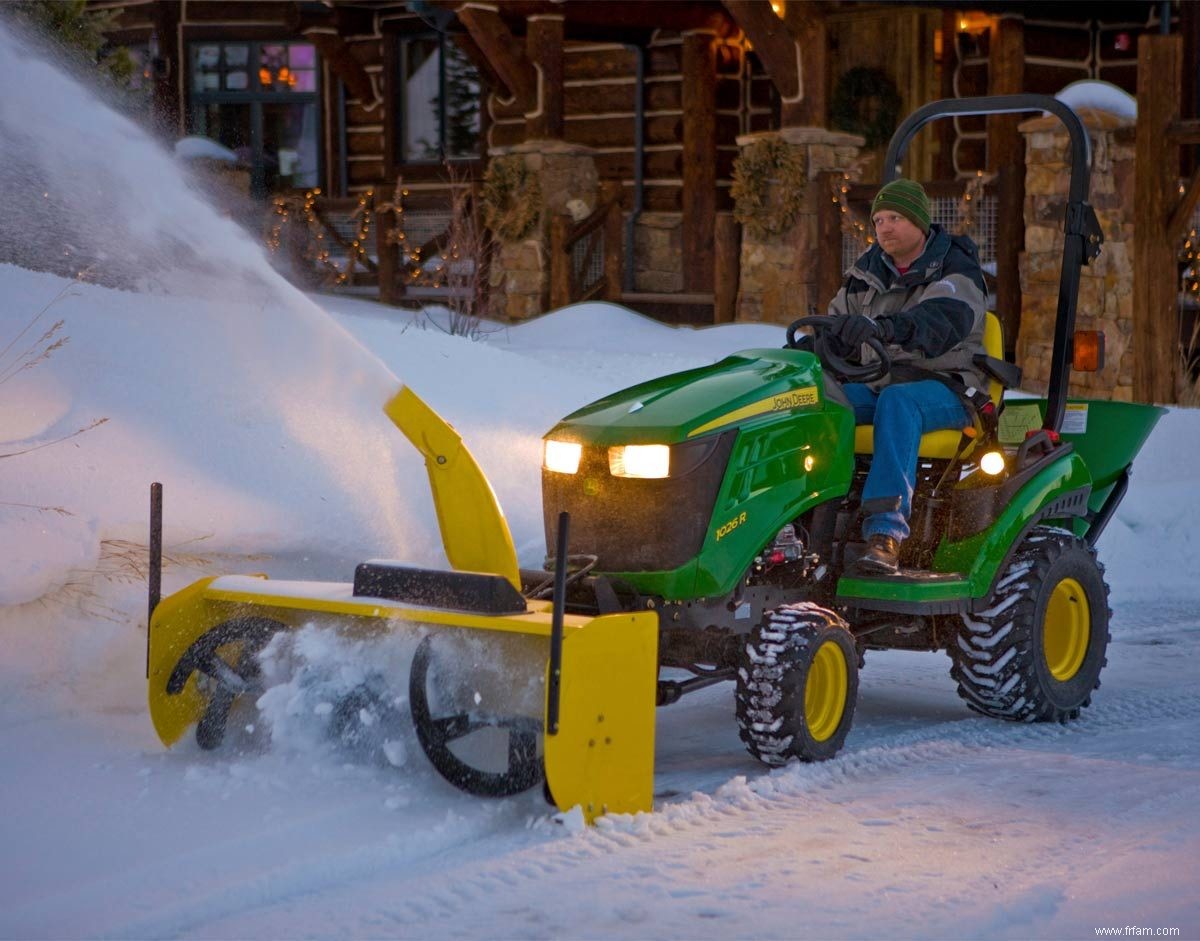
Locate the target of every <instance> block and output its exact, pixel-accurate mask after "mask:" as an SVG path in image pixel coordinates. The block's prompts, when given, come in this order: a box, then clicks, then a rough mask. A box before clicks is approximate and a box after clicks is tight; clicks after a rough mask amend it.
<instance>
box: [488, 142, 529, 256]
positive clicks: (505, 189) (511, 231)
mask: <svg viewBox="0 0 1200 941" xmlns="http://www.w3.org/2000/svg"><path fill="white" fill-rule="evenodd" d="M480 198H481V201H482V203H483V221H484V224H485V225H486V226H487V227H488V228H489V229H491V230H492V232H493V233H495V235H496V236H497V237H498V238H500V239H503V240H504V241H506V242H515V241H517V240H519V239H523V238H525V236H526V235H528V234H529V233H530V231H532V229H533V227H534V226H535V225H536V224H537V221H538V218H539V217H540V216H541V213H542V189H541V187H540V186H539V185H538V181H537V177H536V176H534V175H533V174H532V173H531V172H530V170H529V168H528V167H527V166H525V159H524V157H522V156H521V155H520V154H509V155H508V156H507V157H497V158H495V159H494V160H492V161H491V162H490V163H489V164H488V168H487V171H486V172H485V173H484V174H483V191H482V192H481V193H480Z"/></svg>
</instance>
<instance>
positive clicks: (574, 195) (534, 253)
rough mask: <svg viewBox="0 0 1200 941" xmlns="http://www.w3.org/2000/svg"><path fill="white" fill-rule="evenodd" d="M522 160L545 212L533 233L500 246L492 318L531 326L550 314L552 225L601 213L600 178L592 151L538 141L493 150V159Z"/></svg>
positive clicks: (491, 281) (495, 265) (494, 274)
mask: <svg viewBox="0 0 1200 941" xmlns="http://www.w3.org/2000/svg"><path fill="white" fill-rule="evenodd" d="M505 154H521V155H522V157H523V158H524V160H525V165H526V166H527V167H528V168H529V170H530V171H531V172H532V173H533V174H534V175H535V176H536V177H537V180H538V185H539V187H540V188H541V196H542V207H541V208H542V212H541V216H540V218H539V220H538V223H537V225H536V226H535V227H534V229H533V232H532V233H530V235H528V236H527V237H526V238H524V239H521V240H519V241H503V242H501V243H500V247H499V251H498V253H497V257H496V259H495V260H494V262H493V263H492V266H491V274H490V276H489V287H490V289H491V290H490V297H491V306H492V315H493V316H498V317H502V318H506V319H508V320H528V319H529V318H530V317H536V316H537V315H538V314H543V313H545V312H546V307H547V303H548V299H549V293H550V219H551V217H553V216H555V215H562V214H567V215H570V216H573V217H574V218H576V219H577V220H578V219H583V218H586V217H587V216H589V215H590V214H591V213H592V211H593V210H594V209H595V208H596V201H597V196H598V193H599V189H600V178H599V176H598V174H597V173H596V162H595V160H594V159H593V157H592V151H591V149H590V148H588V147H580V146H578V145H575V144H568V143H565V142H563V141H553V140H540V141H539V140H535V141H527V142H525V143H523V144H518V145H517V146H515V147H506V148H493V149H492V150H491V151H489V156H491V157H499V156H503V155H505Z"/></svg>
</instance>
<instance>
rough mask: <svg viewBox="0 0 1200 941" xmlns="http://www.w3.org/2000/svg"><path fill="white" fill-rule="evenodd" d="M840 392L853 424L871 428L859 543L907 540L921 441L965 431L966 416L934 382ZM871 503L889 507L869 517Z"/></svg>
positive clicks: (856, 385) (955, 400)
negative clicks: (847, 403)
mask: <svg viewBox="0 0 1200 941" xmlns="http://www.w3.org/2000/svg"><path fill="white" fill-rule="evenodd" d="M843 388H844V389H845V390H846V397H847V398H848V399H849V400H850V404H851V405H853V406H854V421H855V424H858V425H872V424H873V425H874V426H875V457H874V458H873V459H872V461H871V470H870V472H869V473H868V474H867V483H866V486H865V487H864V488H863V509H864V511H866V512H867V513H868V514H870V515H868V516H867V518H866V520H865V521H864V522H863V527H862V533H863V538H864V539H865V538H867V537H869V536H874V535H883V536H891V537H892V538H893V539H898V540H904V539H907V538H908V534H909V529H908V517H909V513H910V512H911V511H912V495H913V487H914V486H915V485H916V480H917V447H918V445H919V444H920V442H921V435H923V434H925V433H926V432H929V431H940V430H942V429H944V428H963V427H965V426H966V424H967V422H968V418H967V410H966V408H965V407H964V406H963V404H962V402H961V400H960V399H959V398H958V396H957V395H955V394H954V393H953V392H951V391H950V390H949V389H948V388H946V387H945V386H944V385H942V383H940V382H938V381H937V380H936V379H924V380H922V381H920V382H902V383H898V384H896V385H889V386H884V387H883V389H882V390H881V391H880V392H874V391H872V390H871V389H870V388H869V387H867V386H865V385H862V384H861V383H857V382H852V383H847V384H846V385H845V386H843ZM872 501H879V502H878V503H877V504H876V506H877V507H882V506H885V505H887V504H889V503H890V504H891V506H889V507H888V508H887V509H886V510H881V511H879V512H874V513H872V512H871V507H870V504H871V502H872Z"/></svg>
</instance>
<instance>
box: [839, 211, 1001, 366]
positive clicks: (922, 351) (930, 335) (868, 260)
mask: <svg viewBox="0 0 1200 941" xmlns="http://www.w3.org/2000/svg"><path fill="white" fill-rule="evenodd" d="M829 313H830V314H833V315H836V314H866V315H867V316H868V317H871V318H872V319H875V320H880V319H883V318H885V317H886V318H889V319H890V320H891V325H892V327H893V328H894V334H895V339H894V340H893V342H892V345H891V346H889V348H888V352H889V353H890V354H891V356H892V360H893V361H894V362H896V363H912V364H913V365H916V366H920V367H921V368H923V369H928V370H933V371H935V372H943V373H947V374H950V375H955V376H958V378H960V379H961V380H962V381H963V382H964V383H966V384H967V385H968V386H974V387H976V388H980V389H986V388H987V382H988V380H987V377H986V376H985V375H984V374H983V373H982V372H981V371H980V369H979V368H978V367H977V366H975V364H974V363H973V361H972V360H973V358H974V356H975V355H976V354H979V353H983V352H984V346H983V328H984V322H985V319H986V314H987V295H986V289H985V287H984V283H983V271H982V269H981V268H980V266H979V251H978V249H977V248H976V247H975V243H974V242H972V241H971V239H969V238H968V237H966V236H965V235H956V236H951V235H950V234H949V233H947V232H946V231H945V230H944V229H943V228H942V227H941V226H938V225H934V226H931V227H930V230H929V236H928V238H927V239H926V242H925V250H924V251H923V252H922V253H921V255H920V257H919V258H917V259H916V261H914V262H913V263H912V265H911V267H909V269H908V271H907V272H905V273H904V274H900V273H899V272H898V271H897V270H896V266H895V265H894V264H893V263H892V260H891V258H889V257H888V256H887V255H886V254H885V253H884V251H883V249H881V248H880V247H879V245H878V244H875V245H872V246H871V248H870V249H868V250H867V251H866V252H865V253H863V255H862V256H861V257H860V258H859V259H858V261H856V262H855V263H854V267H853V268H851V269H850V270H849V271H848V272H846V281H845V283H844V284H843V285H842V288H841V290H839V291H838V293H837V296H836V297H834V299H833V300H832V301H831V302H830V304H829ZM873 358H875V357H874V353H873V352H872V351H871V350H869V349H867V348H866V347H865V346H864V348H863V351H862V361H863V362H867V361H869V360H870V359H873ZM888 382H889V378H888V377H884V378H883V379H881V380H879V381H878V382H874V383H871V386H872V388H875V389H878V388H881V387H882V386H885V385H887V383H888Z"/></svg>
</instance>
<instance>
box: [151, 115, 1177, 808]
mask: <svg viewBox="0 0 1200 941" xmlns="http://www.w3.org/2000/svg"><path fill="white" fill-rule="evenodd" d="M1023 111H1047V112H1050V113H1052V114H1055V115H1057V116H1058V117H1059V118H1060V119H1061V120H1062V121H1063V123H1064V124H1065V125H1066V127H1067V130H1068V132H1069V135H1070V151H1071V157H1072V175H1071V183H1070V192H1069V194H1068V198H1067V211H1066V219H1065V232H1066V240H1065V248H1064V253H1063V265H1062V275H1061V283H1060V291H1059V303H1058V313H1057V321H1056V326H1055V339H1054V349H1053V355H1052V364H1051V374H1050V380H1049V392H1048V395H1047V397H1045V398H1023V397H1022V398H1013V397H1006V395H1005V389H1006V388H1014V387H1016V386H1017V385H1018V383H1019V380H1020V374H1019V371H1017V370H1016V369H1015V368H1014V367H1013V366H1011V365H1010V364H1007V363H1006V362H1005V361H1004V359H1003V343H1002V340H1001V335H1000V327H999V322H998V321H997V320H996V318H995V317H993V316H991V315H989V317H988V322H987V330H986V336H985V345H986V348H987V355H986V356H983V357H981V358H980V360H979V365H980V366H981V367H982V369H983V370H984V371H985V372H986V373H987V374H988V375H989V376H990V377H991V387H990V389H989V390H988V391H989V393H990V395H989V398H990V401H989V402H987V403H986V404H985V405H984V406H983V407H982V408H980V409H978V410H977V414H976V416H975V418H974V419H973V421H972V423H971V424H970V425H969V426H968V427H966V428H963V429H961V430H950V431H940V432H935V433H933V434H929V435H926V436H925V437H924V438H922V440H921V445H920V451H919V454H920V459H919V461H920V463H919V473H918V484H917V488H916V492H915V494H914V497H913V501H912V506H913V511H912V536H911V538H910V539H908V540H907V541H906V542H905V543H904V545H903V553H902V556H901V569H900V571H899V572H898V573H896V574H894V575H884V576H879V577H863V576H861V575H853V574H849V572H850V566H851V564H852V563H853V561H854V560H855V558H856V554H857V553H858V552H860V551H861V546H860V545H859V525H860V522H861V518H862V515H863V508H862V489H863V483H864V480H865V477H866V473H867V470H868V468H869V466H870V461H871V450H872V429H871V428H870V427H858V428H856V427H855V422H854V416H853V412H852V410H851V409H850V407H849V406H848V403H847V401H846V399H845V396H844V394H843V393H842V391H841V384H842V383H843V382H845V381H867V380H870V379H873V378H878V377H880V376H883V375H886V374H887V373H888V372H889V370H890V368H891V364H890V362H889V360H888V356H887V351H886V349H885V348H884V347H882V346H881V345H879V344H876V345H875V353H876V359H875V361H873V362H871V363H867V364H862V363H855V362H851V361H848V360H847V359H846V358H844V357H842V356H841V355H839V352H838V350H837V349H835V345H834V344H832V343H830V342H828V336H827V333H828V331H827V327H828V324H829V320H828V318H823V317H810V318H803V319H802V320H800V321H797V322H796V323H794V324H792V325H791V327H790V328H789V329H788V330H787V333H786V340H787V343H786V345H785V346H783V347H782V348H778V349H753V350H745V351H742V352H739V353H735V354H733V355H731V356H729V357H727V358H725V359H723V360H721V361H720V362H718V363H715V364H713V365H710V366H705V367H702V368H699V369H693V370H688V371H686V372H682V373H677V374H675V375H670V376H666V377H663V378H661V379H656V380H654V381H651V382H646V383H643V384H641V385H637V386H634V387H633V388H630V389H625V390H623V391H621V392H616V393H614V394H612V395H609V396H607V397H605V398H603V399H601V400H599V401H598V402H595V403H593V404H591V405H589V406H587V407H585V408H583V409H580V410H579V411H577V412H574V413H573V414H571V415H568V416H567V417H566V418H564V419H563V420H562V421H561V422H559V423H558V424H557V425H556V426H555V427H554V428H552V429H551V430H550V431H549V432H548V434H547V435H546V436H545V441H544V462H543V471H542V488H543V500H544V507H545V529H546V540H547V546H548V547H550V554H549V557H548V559H547V562H546V566H545V567H544V568H543V569H539V570H527V569H521V568H519V567H518V565H517V561H516V556H515V553H514V551H513V544H512V539H511V537H510V535H509V533H508V528H507V525H506V524H505V522H504V518H503V516H502V514H501V513H500V511H499V508H498V507H497V505H496V503H495V498H494V496H493V495H492V491H491V488H490V487H489V486H488V485H487V482H486V480H485V479H484V478H483V475H482V473H481V472H480V471H479V469H478V467H477V466H476V465H475V463H474V461H473V460H472V459H471V457H470V455H469V453H468V452H467V451H466V449H465V447H464V446H463V444H462V441H461V439H459V437H458V436H457V434H455V433H454V431H453V430H452V429H451V428H450V427H449V426H448V425H446V424H445V423H444V422H443V421H442V420H441V419H440V418H438V416H437V415H436V414H435V413H434V412H433V411H432V410H431V409H430V408H429V407H428V406H426V405H425V404H424V403H423V402H422V401H421V400H420V399H419V398H417V397H416V396H415V395H414V394H413V393H412V392H411V391H410V390H407V389H403V390H401V392H400V394H399V395H398V396H396V398H395V399H393V400H392V401H391V402H390V403H388V406H387V412H388V414H389V415H390V416H391V417H392V418H393V420H394V421H395V422H396V423H397V424H398V425H399V426H400V427H401V429H402V430H403V431H404V433H405V434H406V435H407V436H408V437H409V438H410V440H412V442H413V443H414V444H415V445H416V446H417V447H418V448H419V449H420V450H421V451H422V453H423V454H424V455H425V457H426V466H427V468H428V472H429V477H430V481H431V485H432V487H433V491H434V501H435V504H436V506H437V510H438V519H439V523H440V525H441V530H442V535H443V541H444V543H445V546H446V553H447V556H448V558H449V560H450V563H451V565H452V566H453V568H454V570H453V571H430V570H424V569H415V568H412V567H408V566H404V565H401V564H398V563H393V562H379V561H377V562H368V563H364V564H362V565H360V566H359V568H358V571H357V572H356V576H355V581H354V583H353V585H350V584H346V585H332V586H331V585H330V584H328V583H322V584H320V585H306V584H303V583H286V582H285V583H278V582H271V581H269V580H266V579H262V578H246V577H238V576H226V577H222V578H217V579H211V580H206V581H204V582H200V583H197V584H196V585H193V586H191V587H190V588H187V589H184V591H182V592H180V593H178V594H177V595H174V596H172V597H171V598H168V599H166V600H164V601H163V602H162V603H161V604H160V605H158V608H157V611H156V612H155V615H154V618H153V621H152V627H151V632H150V654H149V656H150V703H151V712H152V715H153V717H154V721H155V723H156V726H157V727H158V729H159V732H160V734H161V735H162V737H163V739H164V741H166V742H167V743H168V744H170V743H171V742H172V741H174V740H176V739H177V738H179V737H180V736H181V735H182V734H183V732H184V731H185V730H186V729H187V728H188V727H190V726H191V725H192V724H196V725H197V736H198V738H199V740H200V741H201V742H202V744H205V745H207V746H214V745H216V744H218V743H219V742H220V740H221V737H222V734H223V729H224V724H225V719H226V717H227V715H228V714H229V710H230V708H231V705H232V703H233V702H234V700H235V699H236V698H237V697H238V696H241V695H245V694H246V693H248V692H253V691H255V690H256V689H257V688H258V686H257V684H258V673H257V667H256V662H255V657H254V654H255V652H256V651H257V650H259V649H261V647H262V645H263V644H265V643H266V641H267V640H268V639H269V638H270V637H271V636H272V635H273V634H274V633H275V632H277V631H282V630H290V629H293V628H295V627H296V626H298V625H300V624H303V623H308V622H309V621H311V620H312V619H313V618H314V617H317V616H321V617H334V618H337V619H340V621H341V622H342V624H343V625H349V626H351V627H355V626H357V629H362V630H377V629H379V626H380V624H381V622H383V623H384V624H385V625H387V626H390V625H397V624H410V625H412V624H417V625H433V626H434V627H435V628H436V629H433V630H429V631H427V632H426V633H425V636H424V638H423V640H422V641H421V643H420V646H419V647H418V651H417V654H416V656H415V658H414V661H413V666H412V672H411V676H410V679H409V693H410V696H409V699H410V703H411V711H412V718H413V721H414V723H415V726H416V731H417V736H418V738H419V740H420V742H421V744H422V746H423V748H424V750H425V752H426V754H427V755H428V756H429V758H430V759H431V761H432V763H433V764H434V766H435V767H436V768H437V769H438V770H439V771H440V772H441V773H442V775H443V776H445V777H446V778H447V779H448V780H450V781H452V782H453V783H455V784H456V785H457V786H459V787H461V788H463V789H465V790H468V791H471V792H473V793H478V794H493V795H496V794H509V793H514V792H516V791H519V790H522V789H524V788H527V787H531V786H534V785H535V784H537V783H539V782H542V781H543V780H544V781H545V785H546V789H547V793H548V795H549V796H550V798H551V800H552V801H554V802H555V803H556V804H558V806H560V807H563V808H568V807H571V806H574V805H576V804H579V805H581V806H582V807H583V809H584V812H585V815H586V816H587V817H588V819H591V818H593V817H594V816H596V815H597V814H600V813H603V812H605V811H606V810H608V811H613V810H622V811H630V810H644V809H649V808H650V806H651V803H652V794H653V761H654V709H655V706H656V705H658V706H663V705H667V704H670V703H674V702H676V701H677V700H679V699H680V698H681V697H683V696H686V695H688V694H689V693H692V692H694V691H696V690H699V689H702V688H705V687H708V686H710V685H712V684H715V683H721V682H726V681H728V682H732V683H733V684H734V687H735V694H734V702H735V715H736V721H737V723H738V726H739V729H740V734H741V738H742V740H743V741H744V742H745V744H746V747H747V749H748V750H749V751H750V753H751V754H752V755H753V756H754V757H755V758H757V759H759V760H760V761H762V762H764V763H766V764H768V765H773V766H777V765H782V764H784V763H786V762H788V761H791V760H793V759H799V760H802V761H814V760H824V759H828V758H831V757H833V756H834V755H835V754H837V752H838V751H839V749H841V748H842V746H843V744H844V743H845V741H846V736H847V733H848V732H849V730H850V727H851V723H852V721H853V717H854V709H855V699H856V693H857V687H858V670H859V668H860V666H861V665H862V663H863V656H864V653H865V651H867V650H871V649H907V650H938V649H940V650H946V651H947V652H948V653H949V655H950V660H951V669H950V672H951V675H952V677H953V679H954V681H955V682H956V683H957V685H958V690H959V693H960V695H961V696H962V697H963V699H964V700H965V701H966V703H967V705H969V706H970V707H971V708H972V709H974V710H976V711H978V712H980V713H983V714H984V715H988V716H994V717H996V718H1001V719H1010V720H1017V721H1055V722H1066V721H1069V720H1071V719H1073V718H1075V717H1076V716H1078V715H1079V712H1080V710H1081V709H1082V708H1084V707H1085V706H1087V705H1088V704H1089V703H1090V701H1091V696H1092V693H1093V690H1095V689H1096V687H1097V686H1098V685H1099V678H1100V672H1101V668H1102V667H1103V666H1104V664H1105V651H1106V646H1107V643H1108V639H1109V609H1108V588H1107V586H1106V584H1105V581H1104V570H1103V567H1102V566H1101V565H1100V563H1099V562H1098V560H1097V558H1096V551H1095V544H1096V541H1097V539H1098V538H1099V537H1100V535H1101V533H1102V532H1103V531H1104V528H1105V525H1106V524H1107V523H1108V522H1109V520H1110V519H1111V518H1112V515H1113V513H1114V511H1115V510H1116V507H1117V505H1118V504H1119V503H1120V501H1121V499H1122V497H1123V496H1124V494H1125V492H1126V489H1127V487H1128V483H1129V472H1130V466H1131V464H1132V461H1133V458H1134V456H1135V455H1136V453H1137V452H1138V450H1139V448H1140V447H1141V445H1142V443H1143V442H1144V441H1145V439H1146V438H1147V436H1148V435H1149V434H1150V431H1151V429H1152V428H1153V426H1154V424H1155V423H1156V422H1157V420H1158V418H1159V417H1160V415H1161V414H1162V413H1163V410H1162V409H1160V408H1156V407H1152V406H1145V405H1132V404H1127V403H1119V402H1109V401H1099V400H1096V401H1089V400H1081V399H1068V396H1067V387H1068V379H1069V376H1070V372H1071V370H1072V368H1091V369H1095V368H1099V366H1100V364H1101V362H1102V353H1103V342H1102V340H1103V338H1102V337H1101V336H1098V335H1095V334H1084V333H1076V331H1075V307H1076V296H1077V293H1078V284H1079V271H1080V266H1081V265H1084V264H1087V263H1088V262H1090V261H1091V260H1093V259H1094V258H1095V257H1096V256H1097V255H1098V254H1099V251H1100V248H1101V243H1102V241H1103V236H1102V233H1101V231H1100V227H1099V225H1098V222H1097V219H1096V216H1095V213H1094V212H1093V210H1092V208H1091V207H1090V206H1089V205H1088V203H1087V202H1086V197H1087V192H1088V177H1089V165H1090V155H1089V144H1088V138H1087V134H1086V132H1085V131H1084V129H1083V126H1082V125H1081V123H1080V121H1079V119H1078V117H1077V116H1076V115H1075V113H1074V112H1073V111H1071V110H1070V108H1068V107H1066V106H1065V105H1063V104H1061V103H1060V102H1058V101H1056V100H1054V99H1052V98H1046V97H1041V96H1029V95H1021V96H1011V97H1001V98H979V99H959V100H952V101H941V102H934V103H933V104H930V105H928V106H926V107H924V108H921V109H920V110H919V111H917V112H916V113H914V114H913V115H912V116H910V117H909V118H908V119H907V120H906V121H905V122H904V123H903V124H902V125H901V127H900V128H899V129H898V130H897V132H896V134H895V137H894V138H893V140H892V142H891V145H890V146H889V148H888V152H887V157H886V160H885V162H884V181H883V182H887V181H889V180H890V179H892V178H893V177H894V176H895V174H896V171H897V167H898V166H899V163H900V161H901V159H902V157H903V155H904V152H905V150H906V148H907V146H908V144H909V142H910V140H911V139H912V137H913V135H914V134H915V133H916V132H917V131H918V130H919V129H920V128H921V127H923V126H924V125H925V124H927V123H929V122H930V121H932V120H934V119H936V118H943V117H950V116H953V115H979V114H1004V113H1014V112H1023ZM451 629H453V630H451ZM455 638H457V639H455ZM501 651H503V653H501ZM501 663H502V664H503V665H504V669H502V670H499V671H498V669H497V664H501ZM481 690H483V692H482V693H481V692H480V691H481ZM356 702H357V700H356ZM484 739H487V740H488V741H489V742H490V744H488V745H480V744H478V743H479V742H480V741H481V740H484Z"/></svg>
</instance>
